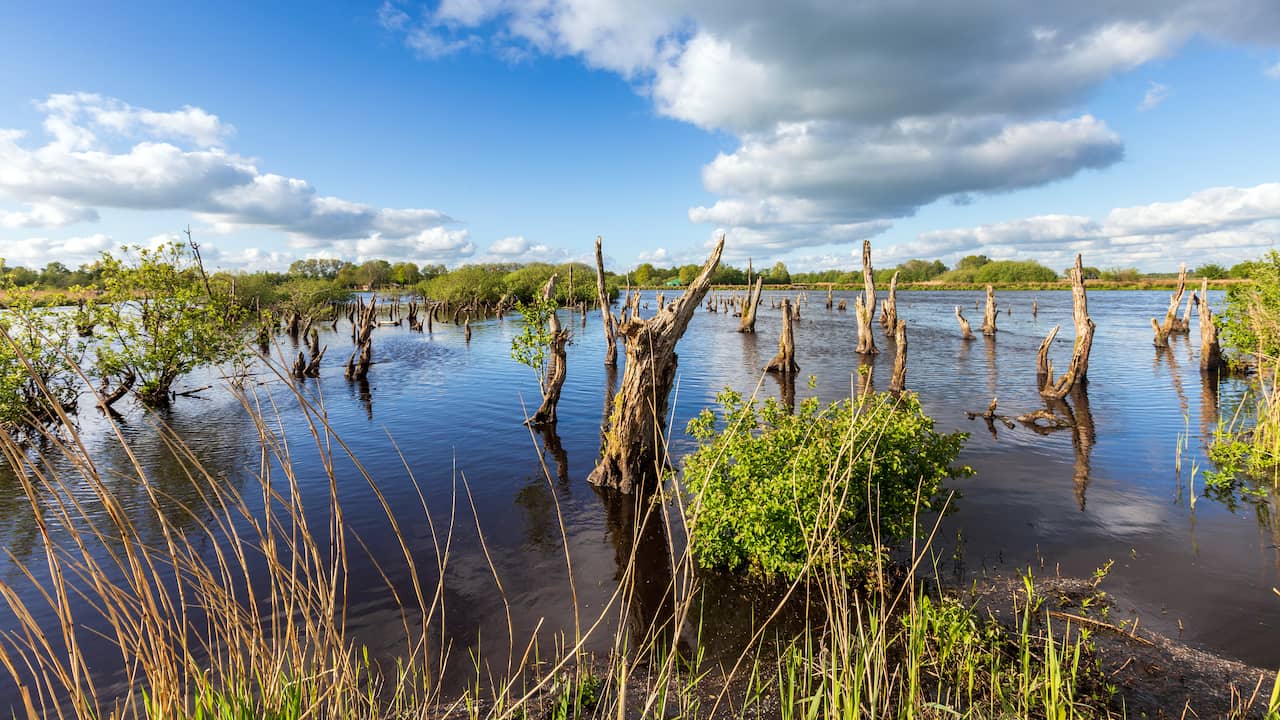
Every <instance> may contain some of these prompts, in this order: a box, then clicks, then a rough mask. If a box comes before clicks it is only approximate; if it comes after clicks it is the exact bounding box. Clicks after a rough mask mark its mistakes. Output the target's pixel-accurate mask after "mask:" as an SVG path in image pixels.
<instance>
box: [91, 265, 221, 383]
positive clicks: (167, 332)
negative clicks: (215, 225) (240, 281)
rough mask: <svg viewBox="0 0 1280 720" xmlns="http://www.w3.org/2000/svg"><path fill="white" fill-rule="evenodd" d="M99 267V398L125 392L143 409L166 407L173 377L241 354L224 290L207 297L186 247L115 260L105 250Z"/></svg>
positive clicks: (215, 291)
mask: <svg viewBox="0 0 1280 720" xmlns="http://www.w3.org/2000/svg"><path fill="white" fill-rule="evenodd" d="M102 267H103V273H102V278H103V285H104V288H105V292H104V295H103V298H102V300H103V302H102V304H101V311H102V315H101V317H100V327H101V329H102V330H103V335H104V340H105V342H103V343H102V344H101V345H99V346H98V351H97V355H98V357H97V370H98V374H99V375H100V376H101V378H102V380H103V393H104V396H105V397H104V401H111V402H114V401H115V400H116V399H119V397H120V396H121V395H123V394H124V392H125V391H128V390H129V389H131V388H132V389H133V391H134V393H135V394H136V395H137V396H138V399H139V400H141V401H142V402H143V403H145V404H147V405H152V406H164V405H167V404H168V402H169V400H170V390H171V389H172V387H173V383H174V382H175V381H176V380H177V379H178V378H180V377H182V376H183V375H185V374H187V373H188V372H191V371H192V370H194V369H195V368H197V367H199V366H201V365H206V364H213V363H220V362H224V361H227V360H230V359H232V358H233V357H234V356H235V355H236V354H238V353H239V352H241V351H242V350H243V348H244V342H243V337H242V332H241V311H240V310H239V308H238V306H237V304H236V303H235V302H234V298H232V296H231V293H230V291H229V288H226V287H223V286H222V285H221V284H219V285H218V286H215V287H213V288H212V294H210V293H209V292H206V290H205V285H204V282H203V280H202V279H201V276H200V272H199V268H198V266H197V264H196V262H195V258H194V256H193V255H192V254H191V253H190V252H189V251H188V250H187V248H186V246H184V245H182V244H180V243H173V244H169V245H164V246H162V247H159V248H156V249H154V250H151V249H146V248H140V247H135V248H134V249H133V250H129V249H127V248H126V249H124V256H123V257H122V258H117V257H114V256H112V255H111V254H109V253H104V254H103V260H102ZM112 384H114V385H115V386H116V387H115V388H114V390H112V391H108V387H109V386H110V385H112ZM106 404H109V402H108V403H106Z"/></svg>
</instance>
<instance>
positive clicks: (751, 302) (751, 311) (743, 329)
mask: <svg viewBox="0 0 1280 720" xmlns="http://www.w3.org/2000/svg"><path fill="white" fill-rule="evenodd" d="M763 290H764V278H763V277H758V278H756V287H755V289H754V290H752V291H751V292H750V293H749V294H748V295H747V304H746V306H745V307H744V308H743V310H742V321H741V322H739V323H738V332H740V333H753V332H755V331H756V309H757V308H759V307H760V293H761V292H762V291H763Z"/></svg>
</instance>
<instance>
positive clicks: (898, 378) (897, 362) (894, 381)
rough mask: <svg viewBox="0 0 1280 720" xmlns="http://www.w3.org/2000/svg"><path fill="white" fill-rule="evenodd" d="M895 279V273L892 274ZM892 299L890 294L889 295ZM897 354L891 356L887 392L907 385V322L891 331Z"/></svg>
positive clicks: (899, 321) (902, 321) (901, 321)
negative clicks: (891, 373)
mask: <svg viewBox="0 0 1280 720" xmlns="http://www.w3.org/2000/svg"><path fill="white" fill-rule="evenodd" d="M894 275H895V277H896V275H897V273H894ZM890 297H892V294H890ZM893 342H894V344H895V345H896V346H897V353H896V354H895V355H894V356H893V376H892V377H891V378H890V379H889V392H891V393H895V394H897V393H900V392H902V391H903V390H905V389H906V383H907V321H906V320H898V321H896V323H895V327H894V331H893Z"/></svg>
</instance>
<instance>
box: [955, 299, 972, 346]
mask: <svg viewBox="0 0 1280 720" xmlns="http://www.w3.org/2000/svg"><path fill="white" fill-rule="evenodd" d="M956 320H959V321H960V337H961V338H962V339H964V340H972V339H973V329H972V328H970V327H969V321H968V320H965V319H964V313H962V312H960V306H959V305H957V306H956Z"/></svg>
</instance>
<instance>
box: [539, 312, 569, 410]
mask: <svg viewBox="0 0 1280 720" xmlns="http://www.w3.org/2000/svg"><path fill="white" fill-rule="evenodd" d="M549 325H550V328H551V362H550V366H549V367H548V368H547V377H546V380H545V382H544V384H543V388H542V405H540V406H539V407H538V411H537V412H536V413H534V414H533V417H531V418H529V424H530V425H532V426H533V427H542V426H544V425H555V423H556V404H557V403H559V402H560V389H561V388H563V387H564V379H565V375H566V371H567V369H568V363H567V362H566V361H565V351H564V349H565V345H567V344H568V342H569V331H568V330H562V329H561V328H560V319H559V318H557V317H556V315H555V313H552V314H551V319H550V321H549Z"/></svg>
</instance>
